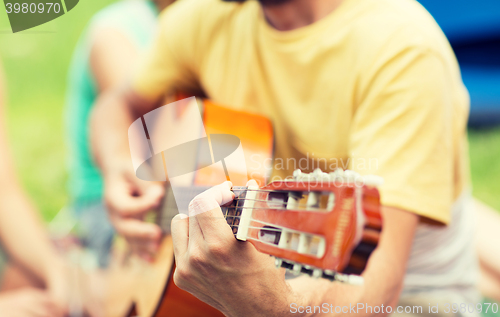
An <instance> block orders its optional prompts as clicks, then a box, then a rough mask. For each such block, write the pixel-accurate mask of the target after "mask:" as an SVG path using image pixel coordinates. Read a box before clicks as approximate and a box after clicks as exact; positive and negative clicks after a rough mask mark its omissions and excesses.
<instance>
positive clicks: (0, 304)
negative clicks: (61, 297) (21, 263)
mask: <svg viewBox="0 0 500 317" xmlns="http://www.w3.org/2000/svg"><path fill="white" fill-rule="evenodd" d="M0 312H1V313H2V316H8V317H64V316H65V312H64V311H63V310H62V309H61V308H60V307H59V305H58V304H57V303H56V301H55V300H54V299H53V297H52V296H51V295H50V294H49V293H48V292H46V291H43V290H39V289H35V288H24V289H20V290H16V291H10V292H5V293H3V294H0Z"/></svg>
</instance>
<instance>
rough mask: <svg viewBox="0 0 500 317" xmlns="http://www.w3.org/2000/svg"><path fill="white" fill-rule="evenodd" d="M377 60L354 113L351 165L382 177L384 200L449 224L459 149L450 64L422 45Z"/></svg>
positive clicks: (390, 204) (387, 204) (381, 190)
mask: <svg viewBox="0 0 500 317" xmlns="http://www.w3.org/2000/svg"><path fill="white" fill-rule="evenodd" d="M376 64H377V63H376ZM378 65H380V66H378V67H374V68H373V69H372V73H371V74H372V76H369V78H365V87H367V88H366V89H364V90H363V91H362V92H361V95H360V97H359V100H360V101H359V103H358V106H357V108H356V110H355V113H354V114H353V116H354V117H353V125H352V129H351V133H350V140H349V141H350V157H351V158H352V161H351V168H352V169H353V170H356V171H358V172H359V173H361V174H376V175H379V176H382V177H383V178H384V184H383V185H382V186H381V187H380V194H381V202H382V204H383V205H385V206H391V207H396V208H400V209H403V210H407V211H410V212H413V213H416V214H418V215H420V216H424V217H427V218H430V219H433V220H436V221H438V222H442V223H448V221H449V220H450V208H451V205H452V202H453V188H454V187H453V186H454V184H453V182H454V176H453V172H454V169H453V164H454V155H453V153H454V151H453V135H452V134H453V126H452V119H453V118H452V98H451V92H450V89H451V88H450V87H449V86H448V83H449V78H448V79H447V78H446V77H447V75H446V74H447V72H446V65H445V63H444V62H443V60H442V59H441V58H440V56H439V55H438V54H437V53H434V52H433V51H432V50H430V49H429V50H426V49H422V48H408V49H406V50H403V51H400V52H398V53H397V54H394V55H393V56H391V57H390V58H388V59H386V60H380V61H379V62H378Z"/></svg>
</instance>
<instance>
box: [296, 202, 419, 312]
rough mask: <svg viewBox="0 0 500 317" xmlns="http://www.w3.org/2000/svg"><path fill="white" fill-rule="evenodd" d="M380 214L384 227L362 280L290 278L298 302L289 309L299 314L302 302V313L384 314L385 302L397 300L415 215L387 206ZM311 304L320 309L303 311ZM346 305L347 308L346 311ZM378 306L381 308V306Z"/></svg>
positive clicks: (391, 302) (387, 303)
mask: <svg viewBox="0 0 500 317" xmlns="http://www.w3.org/2000/svg"><path fill="white" fill-rule="evenodd" d="M383 215H384V230H383V231H382V235H381V239H380V242H379V246H378V248H377V249H376V250H375V251H374V252H373V254H372V255H371V257H370V260H369V262H368V265H367V268H366V270H365V271H364V272H363V277H364V279H365V281H364V284H363V285H362V286H350V285H346V284H339V283H332V282H329V281H325V280H314V279H312V278H309V277H300V278H297V279H293V280H291V281H290V282H289V284H290V285H291V288H292V290H293V292H294V293H296V294H300V297H298V298H299V301H300V302H298V303H289V305H291V306H290V312H294V311H295V310H296V313H299V316H300V311H302V309H301V308H299V306H302V307H304V314H303V316H323V315H324V316H334V315H342V316H351V315H352V316H373V315H377V316H379V315H381V316H384V315H388V313H387V306H394V305H396V304H397V301H398V300H399V294H400V292H401V288H402V285H403V280H404V275H405V272H406V263H407V261H408V257H409V253H410V250H411V245H412V242H413V235H414V231H415V228H416V226H417V224H418V219H419V218H418V216H417V215H415V214H412V213H409V212H406V211H403V210H399V209H395V208H390V207H383ZM292 304H296V305H292ZM358 304H359V305H358ZM382 305H383V306H382ZM314 306H316V307H318V306H319V307H320V308H322V309H320V311H319V312H318V309H316V313H312V314H308V313H305V310H306V309H305V308H307V307H314ZM346 307H348V308H349V311H348V312H346ZM354 307H355V308H356V309H354ZM369 307H372V309H369ZM375 307H376V308H377V309H375ZM382 307H384V310H381V309H382ZM336 309H337V310H336ZM313 311H314V309H313ZM375 311H377V312H378V313H376V312H375ZM382 312H385V313H382Z"/></svg>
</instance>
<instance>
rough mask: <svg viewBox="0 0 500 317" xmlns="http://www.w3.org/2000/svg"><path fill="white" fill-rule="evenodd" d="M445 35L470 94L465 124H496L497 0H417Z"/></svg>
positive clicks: (499, 77)
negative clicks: (469, 110) (466, 122)
mask: <svg viewBox="0 0 500 317" xmlns="http://www.w3.org/2000/svg"><path fill="white" fill-rule="evenodd" d="M419 2H420V3H421V4H422V5H423V6H424V7H425V8H426V9H427V10H428V11H429V12H430V13H431V14H432V15H433V17H434V18H435V19H436V21H437V22H438V24H439V25H440V26H441V28H442V29H443V31H444V33H445V34H446V36H447V37H448V39H449V41H450V43H451V46H452V47H453V49H454V51H455V54H456V55H457V59H458V61H459V63H460V68H461V70H462V77H463V80H464V83H465V85H466V86H467V89H468V90H469V93H470V96H471V114H470V118H469V126H471V127H488V126H493V125H500V0H476V1H470V0H469V1H466V0H419Z"/></svg>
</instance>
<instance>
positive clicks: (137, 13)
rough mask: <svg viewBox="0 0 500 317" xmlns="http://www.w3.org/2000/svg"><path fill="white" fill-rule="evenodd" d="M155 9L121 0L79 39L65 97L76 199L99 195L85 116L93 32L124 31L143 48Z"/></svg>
mask: <svg viewBox="0 0 500 317" xmlns="http://www.w3.org/2000/svg"><path fill="white" fill-rule="evenodd" d="M157 19H158V10H157V8H156V6H155V4H154V3H153V2H152V1H149V0H124V1H120V2H117V3H115V4H112V5H110V6H108V7H106V8H105V9H103V10H101V11H99V12H98V13H97V14H96V15H95V16H94V17H93V18H92V20H91V21H90V24H89V25H88V27H87V30H86V31H85V33H84V35H83V36H82V38H81V39H80V41H79V43H78V45H77V47H76V50H75V52H74V54H73V59H72V62H71V66H70V71H69V78H68V80H69V82H68V93H67V98H66V114H65V121H66V129H67V141H68V148H69V150H70V155H69V171H70V175H69V191H70V194H71V198H72V199H73V201H74V202H75V203H79V202H84V201H89V200H96V199H100V198H101V197H102V191H103V184H102V178H101V175H100V173H99V171H98V170H97V168H96V166H95V164H94V163H93V160H92V157H91V155H90V147H89V130H88V119H89V114H90V110H91V108H92V105H93V104H94V102H95V100H96V98H97V90H96V83H95V79H94V77H93V75H92V73H91V70H90V64H89V62H90V50H91V40H92V35H93V34H94V33H95V32H96V30H99V29H102V28H103V27H111V28H115V29H117V30H119V31H120V32H122V33H123V34H125V35H126V36H127V37H128V38H129V39H130V40H131V41H132V43H133V44H135V45H136V47H137V48H138V49H139V50H140V51H144V50H145V49H146V48H147V46H148V44H149V43H150V42H151V40H152V38H153V35H154V33H155V29H156V24H157Z"/></svg>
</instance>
